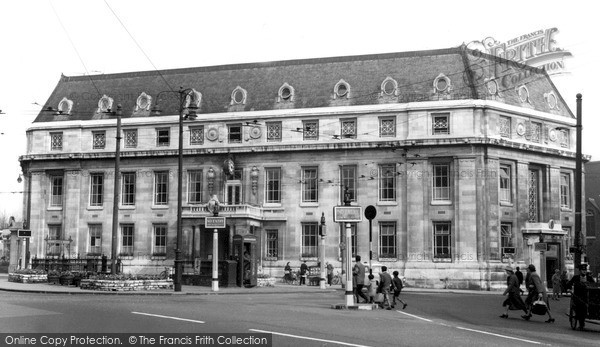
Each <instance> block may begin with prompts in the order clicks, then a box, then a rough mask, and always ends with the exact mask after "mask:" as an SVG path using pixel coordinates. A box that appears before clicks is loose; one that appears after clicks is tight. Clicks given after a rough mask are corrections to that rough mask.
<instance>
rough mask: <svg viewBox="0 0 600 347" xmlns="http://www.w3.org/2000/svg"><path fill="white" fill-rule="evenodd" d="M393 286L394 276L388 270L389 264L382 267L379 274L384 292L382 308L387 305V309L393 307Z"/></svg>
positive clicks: (382, 292)
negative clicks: (391, 296)
mask: <svg viewBox="0 0 600 347" xmlns="http://www.w3.org/2000/svg"><path fill="white" fill-rule="evenodd" d="M391 286H392V276H390V274H389V273H388V272H387V266H385V265H384V266H382V267H381V274H379V287H380V288H381V294H383V302H382V303H381V308H384V307H386V303H387V307H386V309H388V310H391V309H392V302H391V301H390V287H391Z"/></svg>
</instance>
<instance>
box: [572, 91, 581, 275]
mask: <svg viewBox="0 0 600 347" xmlns="http://www.w3.org/2000/svg"><path fill="white" fill-rule="evenodd" d="M576 130H577V148H576V154H575V155H576V158H575V240H573V243H574V246H575V256H574V263H575V264H574V265H575V269H579V265H580V264H581V240H580V235H581V199H582V192H581V186H582V184H581V175H582V161H583V158H582V153H581V94H579V93H578V94H577V127H576Z"/></svg>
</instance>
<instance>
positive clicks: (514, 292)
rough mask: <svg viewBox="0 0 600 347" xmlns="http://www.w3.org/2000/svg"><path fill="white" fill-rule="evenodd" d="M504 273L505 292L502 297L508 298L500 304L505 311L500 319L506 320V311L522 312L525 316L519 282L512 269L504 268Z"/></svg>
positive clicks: (525, 308) (525, 310)
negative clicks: (505, 278) (506, 296)
mask: <svg viewBox="0 0 600 347" xmlns="http://www.w3.org/2000/svg"><path fill="white" fill-rule="evenodd" d="M504 271H506V275H507V276H508V278H507V280H506V290H505V291H504V294H502V295H506V294H508V298H507V299H506V300H504V303H503V304H502V306H504V307H506V311H504V314H502V315H501V316H500V318H508V310H523V312H525V314H528V313H529V312H528V311H527V306H526V305H525V303H524V302H523V299H521V288H520V286H519V280H518V278H517V276H516V275H515V274H514V273H513V270H512V267H510V266H507V267H505V268H504Z"/></svg>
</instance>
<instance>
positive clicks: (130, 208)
mask: <svg viewBox="0 0 600 347" xmlns="http://www.w3.org/2000/svg"><path fill="white" fill-rule="evenodd" d="M119 209H120V210H135V205H121V206H119Z"/></svg>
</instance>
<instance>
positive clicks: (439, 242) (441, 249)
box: [433, 222, 452, 259]
mask: <svg viewBox="0 0 600 347" xmlns="http://www.w3.org/2000/svg"><path fill="white" fill-rule="evenodd" d="M451 241H452V233H451V227H450V223H449V222H434V223H433V257H434V259H451V258H452V244H451Z"/></svg>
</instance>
